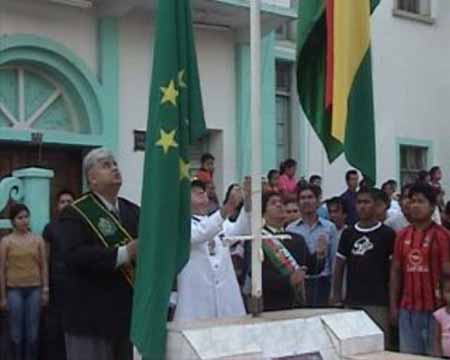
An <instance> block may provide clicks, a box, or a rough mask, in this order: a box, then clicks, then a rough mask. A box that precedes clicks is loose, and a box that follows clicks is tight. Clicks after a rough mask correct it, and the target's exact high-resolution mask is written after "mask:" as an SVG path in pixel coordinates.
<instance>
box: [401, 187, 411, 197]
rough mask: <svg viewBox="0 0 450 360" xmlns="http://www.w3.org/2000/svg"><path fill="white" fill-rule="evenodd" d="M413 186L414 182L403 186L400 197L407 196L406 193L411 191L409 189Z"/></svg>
mask: <svg viewBox="0 0 450 360" xmlns="http://www.w3.org/2000/svg"><path fill="white" fill-rule="evenodd" d="M412 187H413V184H405V185H403V186H402V192H401V193H400V198H401V199H403V198H405V197H406V193H409V190H411V188H412Z"/></svg>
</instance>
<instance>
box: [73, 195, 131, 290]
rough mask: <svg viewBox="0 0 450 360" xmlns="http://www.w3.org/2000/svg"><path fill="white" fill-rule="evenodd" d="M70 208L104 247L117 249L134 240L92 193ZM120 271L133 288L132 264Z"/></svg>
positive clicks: (121, 268)
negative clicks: (78, 215)
mask: <svg viewBox="0 0 450 360" xmlns="http://www.w3.org/2000/svg"><path fill="white" fill-rule="evenodd" d="M70 206H71V207H72V208H73V209H75V211H76V212H77V213H78V214H80V215H81V217H82V218H83V220H84V221H85V223H86V224H87V225H88V226H89V227H90V228H91V229H92V231H93V232H94V234H95V235H96V237H97V239H98V240H99V242H100V244H102V245H103V246H104V247H106V248H117V247H119V246H124V245H126V244H128V243H129V242H130V241H132V240H133V237H132V236H131V235H130V234H129V233H128V231H127V230H126V229H125V228H124V227H123V226H122V224H121V223H120V222H119V221H118V219H117V218H116V217H115V216H114V215H113V214H112V213H111V212H110V211H108V210H107V209H106V208H105V207H104V206H103V205H102V204H101V203H100V202H99V201H98V200H97V199H96V198H95V196H94V195H92V194H91V193H88V194H86V195H85V196H83V197H81V198H80V199H78V200H77V201H75V202H74V203H73V204H72V205H70ZM120 270H121V272H122V274H123V276H124V277H125V280H126V281H127V283H128V284H129V285H130V286H133V280H134V266H133V265H130V264H126V265H122V266H121V267H120Z"/></svg>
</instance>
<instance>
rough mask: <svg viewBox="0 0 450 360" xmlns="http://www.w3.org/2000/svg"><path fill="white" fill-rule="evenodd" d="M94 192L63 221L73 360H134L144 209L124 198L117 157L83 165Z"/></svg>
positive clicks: (98, 154)
mask: <svg viewBox="0 0 450 360" xmlns="http://www.w3.org/2000/svg"><path fill="white" fill-rule="evenodd" d="M83 170H84V175H85V176H86V181H87V184H88V186H89V189H90V192H88V193H87V194H85V195H84V196H82V197H81V198H80V199H78V200H77V201H75V202H74V203H73V204H72V205H71V206H69V207H67V208H66V209H65V210H64V212H63V214H62V215H61V220H60V221H61V225H62V228H63V230H64V236H65V237H66V238H65V247H64V255H65V256H64V260H65V294H64V299H65V302H64V310H63V316H64V327H65V334H66V336H65V337H66V351H67V359H68V360H131V359H132V358H133V347H132V344H131V342H130V340H129V331H130V321H131V306H132V295H133V287H132V277H133V269H134V267H133V264H134V260H135V258H136V240H135V239H136V238H137V233H138V218H139V208H138V207H137V206H136V205H135V204H133V203H131V202H129V201H127V200H125V199H122V198H119V197H118V192H119V189H120V186H121V184H122V177H121V173H120V171H119V168H118V166H117V163H116V161H115V159H114V156H113V154H112V153H111V152H110V151H109V150H106V149H95V150H93V151H91V152H90V153H89V154H88V155H87V156H86V157H85V159H84V161H83Z"/></svg>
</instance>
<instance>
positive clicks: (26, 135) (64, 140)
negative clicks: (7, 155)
mask: <svg viewBox="0 0 450 360" xmlns="http://www.w3.org/2000/svg"><path fill="white" fill-rule="evenodd" d="M33 132H37V131H30V130H16V129H12V128H2V129H1V131H0V133H1V134H0V142H1V141H12V142H13V141H17V142H28V143H29V142H31V134H32V133H33ZM43 141H44V143H45V144H68V145H73V146H87V147H91V146H104V143H105V139H104V137H103V136H100V135H88V134H74V133H67V132H64V131H55V130H46V131H45V132H44V135H43Z"/></svg>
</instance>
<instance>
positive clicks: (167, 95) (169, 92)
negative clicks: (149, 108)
mask: <svg viewBox="0 0 450 360" xmlns="http://www.w3.org/2000/svg"><path fill="white" fill-rule="evenodd" d="M161 91H162V93H163V98H162V100H161V104H165V103H166V102H170V103H171V104H172V105H173V106H177V97H178V90H177V89H176V88H175V82H174V81H173V80H171V81H170V83H169V86H167V87H164V86H161Z"/></svg>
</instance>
